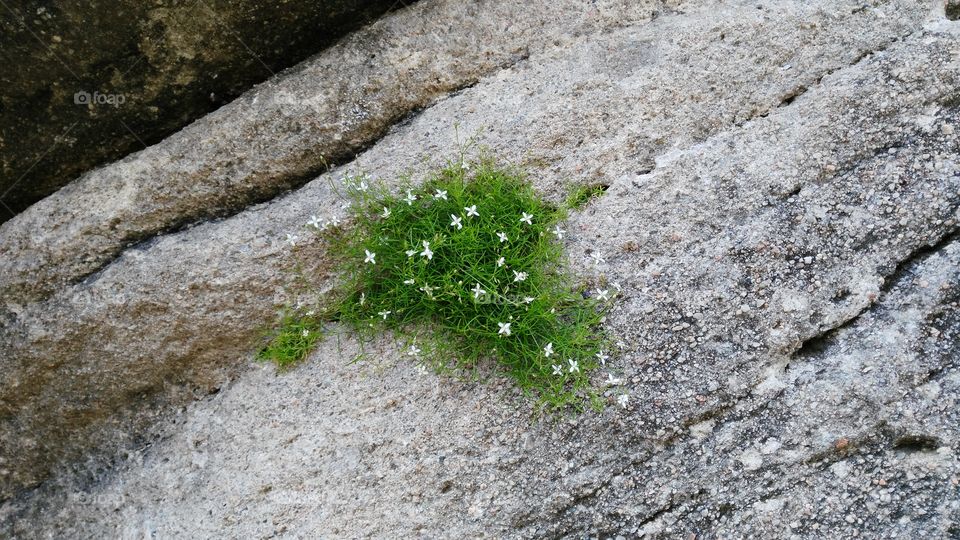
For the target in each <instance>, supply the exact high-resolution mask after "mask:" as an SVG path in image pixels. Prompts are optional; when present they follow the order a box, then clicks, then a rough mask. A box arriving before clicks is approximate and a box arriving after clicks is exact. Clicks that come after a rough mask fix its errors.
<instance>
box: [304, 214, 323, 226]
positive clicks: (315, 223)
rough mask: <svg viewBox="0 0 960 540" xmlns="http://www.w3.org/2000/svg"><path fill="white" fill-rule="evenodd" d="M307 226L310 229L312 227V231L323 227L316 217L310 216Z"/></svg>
mask: <svg viewBox="0 0 960 540" xmlns="http://www.w3.org/2000/svg"><path fill="white" fill-rule="evenodd" d="M307 225H308V226H310V227H313V228H314V229H319V228H321V227H323V225H322V224H321V222H320V218H318V217H317V216H310V221H308V222H307Z"/></svg>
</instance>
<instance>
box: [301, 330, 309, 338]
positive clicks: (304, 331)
mask: <svg viewBox="0 0 960 540" xmlns="http://www.w3.org/2000/svg"><path fill="white" fill-rule="evenodd" d="M302 335H303V337H307V336H309V335H310V331H309V330H307V329H306V328H304V329H303V334H302Z"/></svg>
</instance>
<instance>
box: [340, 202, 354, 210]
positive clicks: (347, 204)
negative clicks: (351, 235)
mask: <svg viewBox="0 0 960 540" xmlns="http://www.w3.org/2000/svg"><path fill="white" fill-rule="evenodd" d="M351 204H353V203H351V202H350V201H347V202H345V203H343V204H341V205H340V208H343V209H344V210H347V209H349V208H350V205H351Z"/></svg>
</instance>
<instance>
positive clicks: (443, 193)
mask: <svg viewBox="0 0 960 540" xmlns="http://www.w3.org/2000/svg"><path fill="white" fill-rule="evenodd" d="M433 198H434V199H443V200H447V192H446V191H444V190H442V189H438V190H437V191H436V192H435V193H434V194H433Z"/></svg>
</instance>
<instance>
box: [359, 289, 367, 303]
mask: <svg viewBox="0 0 960 540" xmlns="http://www.w3.org/2000/svg"><path fill="white" fill-rule="evenodd" d="M366 302H367V293H363V292H362V293H360V305H361V306H362V305H363V304H365V303H366Z"/></svg>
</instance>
